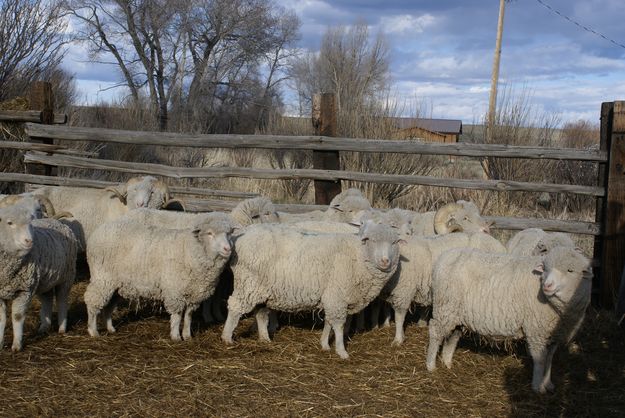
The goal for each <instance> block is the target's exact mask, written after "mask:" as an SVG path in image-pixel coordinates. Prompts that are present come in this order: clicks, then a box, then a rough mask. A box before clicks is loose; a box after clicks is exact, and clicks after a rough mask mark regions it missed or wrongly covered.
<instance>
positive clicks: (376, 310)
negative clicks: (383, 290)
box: [370, 299, 382, 329]
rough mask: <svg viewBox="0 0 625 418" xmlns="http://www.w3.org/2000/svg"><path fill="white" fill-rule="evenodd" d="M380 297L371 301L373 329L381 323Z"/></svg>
mask: <svg viewBox="0 0 625 418" xmlns="http://www.w3.org/2000/svg"><path fill="white" fill-rule="evenodd" d="M381 303H382V301H381V300H380V299H375V300H374V301H373V302H372V303H371V318H370V319H371V329H376V328H378V326H379V325H380V307H381V306H380V304H381Z"/></svg>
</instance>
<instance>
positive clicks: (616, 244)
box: [601, 101, 625, 309]
mask: <svg viewBox="0 0 625 418" xmlns="http://www.w3.org/2000/svg"><path fill="white" fill-rule="evenodd" d="M608 146H609V148H608V150H609V154H608V155H609V157H608V165H607V167H606V168H607V185H606V187H607V188H606V199H605V204H604V218H603V220H604V222H603V228H604V229H603V237H602V239H603V245H602V254H601V266H602V269H601V303H602V306H603V307H604V308H608V309H610V308H612V307H614V303H615V301H616V296H617V292H618V289H619V282H620V280H621V274H622V271H623V266H624V264H625V101H618V102H614V111H613V117H612V129H611V135H610V140H609V143H608Z"/></svg>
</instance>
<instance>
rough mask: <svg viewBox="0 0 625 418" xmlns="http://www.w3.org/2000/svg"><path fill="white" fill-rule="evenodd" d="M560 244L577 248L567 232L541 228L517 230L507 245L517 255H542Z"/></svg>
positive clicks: (509, 251) (510, 251)
mask: <svg viewBox="0 0 625 418" xmlns="http://www.w3.org/2000/svg"><path fill="white" fill-rule="evenodd" d="M559 246H561V247H571V248H575V243H574V242H573V240H572V239H571V237H570V236H569V235H567V234H563V233H562V232H545V231H543V230H542V229H539V228H529V229H524V230H523V231H520V232H517V233H516V234H515V235H514V236H513V237H512V238H510V240H509V241H508V244H507V245H506V247H507V249H508V253H510V254H516V255H541V254H545V253H547V252H549V251H550V250H551V249H552V248H555V247H559Z"/></svg>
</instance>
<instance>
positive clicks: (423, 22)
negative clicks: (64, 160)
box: [64, 0, 625, 123]
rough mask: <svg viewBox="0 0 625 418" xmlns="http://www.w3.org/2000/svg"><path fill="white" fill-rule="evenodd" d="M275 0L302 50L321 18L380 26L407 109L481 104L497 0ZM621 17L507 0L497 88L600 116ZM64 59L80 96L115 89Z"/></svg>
mask: <svg viewBox="0 0 625 418" xmlns="http://www.w3.org/2000/svg"><path fill="white" fill-rule="evenodd" d="M275 1H276V2H277V3H279V4H281V5H283V6H284V7H288V8H292V9H294V10H295V12H296V13H297V14H298V16H299V17H300V19H301V21H302V27H301V40H300V42H299V45H298V46H299V47H300V48H303V49H305V50H308V51H316V50H318V48H319V45H320V41H321V37H322V36H323V33H324V31H325V30H326V29H327V28H328V27H329V26H333V25H350V24H354V23H355V22H357V21H358V20H361V21H364V22H366V23H367V24H368V25H369V26H370V30H371V33H373V34H375V33H377V32H378V31H382V32H384V33H385V34H386V37H387V39H388V41H389V43H390V46H391V65H390V69H391V79H392V82H393V85H392V91H393V95H394V96H395V97H396V100H397V101H398V102H399V103H401V104H402V106H404V107H405V109H408V110H406V111H407V112H409V113H410V112H413V111H414V109H420V112H421V114H422V115H423V116H427V117H434V118H449V119H461V120H462V121H463V122H464V123H477V122H479V121H481V120H482V118H483V115H484V114H485V112H486V110H487V109H488V95H489V90H490V80H491V72H492V66H493V54H494V48H495V36H496V29H497V16H498V12H499V1H498V0H431V1H421V0H384V1H379V0H361V1H349V0H332V1H330V0H328V1H323V0H275ZM545 5H548V6H550V7H551V8H552V9H553V10H555V11H557V12H559V13H560V14H561V15H564V16H566V17H568V18H569V19H571V20H573V21H575V22H577V23H578V24H579V25H583V26H585V27H586V28H587V29H588V30H585V29H583V28H582V27H580V26H578V25H576V24H574V23H572V22H571V21H570V20H567V19H565V18H564V17H562V16H560V15H558V14H556V13H555V12H554V11H552V10H549V9H548V8H547V7H545ZM623 18H625V1H623V0H513V1H511V2H508V3H507V4H506V13H505V21H504V33H503V43H502V54H501V67H500V86H499V89H500V92H501V91H503V90H506V89H507V90H508V91H512V92H513V94H521V93H525V94H526V95H529V100H530V102H531V105H532V107H533V109H535V110H536V111H538V112H539V113H545V114H549V115H552V116H555V117H557V118H558V119H559V120H560V121H561V122H562V123H566V122H574V121H577V120H580V119H582V120H588V121H590V122H593V123H598V120H599V109H600V106H601V102H604V101H613V100H620V99H625V25H623V24H622V20H623ZM591 30H594V31H596V32H598V33H600V34H601V35H603V36H605V37H606V38H608V39H610V40H612V41H614V42H615V43H616V44H615V43H614V42H611V41H609V40H606V39H604V38H602V37H600V36H598V35H597V34H594V33H592V32H591ZM619 44H620V45H619ZM64 66H65V67H66V68H67V69H68V70H69V71H71V72H73V73H74V74H75V75H76V78H77V80H78V88H79V92H80V100H81V101H82V102H83V103H94V102H97V101H98V100H106V99H109V98H111V97H112V96H113V95H115V94H119V91H115V90H106V91H102V90H103V89H106V88H107V87H110V86H112V85H114V84H115V82H116V81H117V80H118V77H119V75H118V72H116V71H114V70H113V69H111V67H110V66H106V65H102V64H94V63H90V62H88V60H87V59H86V56H85V52H84V49H83V48H81V47H80V45H72V46H71V48H70V51H69V53H68V55H67V57H66V59H65V62H64ZM287 97H288V94H287Z"/></svg>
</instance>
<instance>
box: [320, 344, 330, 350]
mask: <svg viewBox="0 0 625 418" xmlns="http://www.w3.org/2000/svg"><path fill="white" fill-rule="evenodd" d="M321 349H322V350H323V351H330V350H331V347H330V345H329V344H321Z"/></svg>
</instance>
